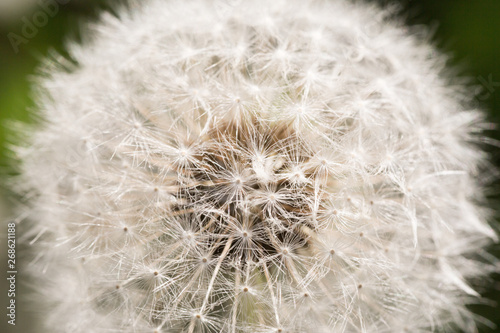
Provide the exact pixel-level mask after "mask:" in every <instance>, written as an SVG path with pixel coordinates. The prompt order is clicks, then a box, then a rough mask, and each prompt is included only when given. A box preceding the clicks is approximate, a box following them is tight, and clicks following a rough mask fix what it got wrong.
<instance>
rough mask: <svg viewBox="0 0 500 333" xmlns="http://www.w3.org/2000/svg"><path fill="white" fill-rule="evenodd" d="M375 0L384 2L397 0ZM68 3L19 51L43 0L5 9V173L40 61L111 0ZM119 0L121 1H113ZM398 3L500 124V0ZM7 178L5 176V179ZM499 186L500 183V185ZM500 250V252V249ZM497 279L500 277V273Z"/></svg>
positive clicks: (1, 115)
mask: <svg viewBox="0 0 500 333" xmlns="http://www.w3.org/2000/svg"><path fill="white" fill-rule="evenodd" d="M0 1H5V0H0ZM372 1H378V2H380V3H382V4H387V3H393V2H394V1H392V0H372ZM23 2H24V3H26V1H23ZM66 2H67V0H66V1H62V0H60V1H59V3H60V5H59V6H58V7H59V9H58V13H57V14H55V15H53V16H52V17H50V18H49V19H48V20H47V22H46V24H41V25H40V28H38V32H37V33H36V35H35V36H34V37H33V38H30V39H29V40H28V42H27V43H26V44H21V45H20V46H19V52H15V51H14V48H13V47H12V45H11V42H10V41H9V38H8V36H9V33H15V34H17V35H22V29H23V26H24V24H25V22H26V20H28V21H31V22H32V21H33V19H34V17H35V16H36V15H37V13H39V12H40V11H42V8H41V7H40V4H39V3H37V2H36V1H33V3H32V5H31V8H30V9H28V11H25V12H23V13H21V14H19V10H17V11H13V12H12V13H13V14H12V15H11V16H10V17H9V16H8V15H6V13H5V12H3V13H2V14H3V15H1V16H0V35H1V36H0V122H1V123H2V125H3V127H1V128H0V147H2V148H1V149H0V174H7V173H10V172H12V171H11V170H10V169H9V167H8V165H9V162H8V161H9V159H8V155H9V153H8V149H6V142H7V141H6V139H7V133H8V132H9V129H8V128H7V127H8V126H9V125H8V123H6V122H5V121H6V120H7V119H10V120H20V121H23V122H29V121H30V116H29V112H28V111H29V110H30V109H31V108H32V107H33V102H32V100H31V88H30V86H31V82H32V78H33V75H34V74H35V73H36V69H37V67H38V65H39V64H40V62H41V61H42V59H44V58H45V57H46V56H47V55H48V54H49V53H50V52H51V51H56V52H60V53H62V54H64V43H65V41H67V40H75V39H78V38H79V31H80V26H81V24H82V23H83V22H87V21H88V20H89V19H90V20H93V19H95V18H96V17H97V16H98V13H99V12H100V11H101V10H102V9H103V8H107V6H108V5H107V2H110V0H108V1H106V0H72V1H70V2H67V3H66ZM117 2H118V1H116V0H115V1H114V2H113V3H117ZM396 2H397V3H399V4H400V5H401V8H402V13H403V14H404V15H405V18H406V20H407V21H408V23H409V24H412V25H416V24H423V25H426V26H428V27H431V29H435V35H434V41H435V43H436V45H437V46H438V47H439V49H441V50H442V51H444V52H446V53H448V54H450V55H452V56H453V57H452V58H451V60H450V65H451V66H454V67H456V68H458V69H459V70H460V74H461V75H462V76H464V77H469V78H470V79H471V80H472V83H473V84H475V85H477V86H478V87H481V89H482V90H481V91H479V90H475V92H476V93H478V96H477V102H478V105H480V106H482V107H483V108H484V109H485V110H487V111H488V114H489V119H490V120H491V121H492V122H495V123H500V37H499V36H500V20H499V19H498V15H499V14H500V0H477V1H472V0H439V1H438V0H399V1H396ZM63 3H66V4H63ZM27 8H29V7H27ZM25 10H26V9H25ZM14 13H16V14H14ZM5 124H7V125H5ZM490 135H491V136H492V137H494V138H496V139H497V140H500V131H494V132H492V133H491V134H490ZM489 150H490V152H491V153H492V156H493V161H494V163H495V164H496V166H497V167H498V166H500V154H499V153H498V148H495V147H490V148H489ZM1 180H2V179H1V177H0V183H1ZM495 187H497V188H500V186H498V184H497V185H496V186H495ZM496 193H500V191H496ZM497 197H498V194H497ZM494 208H495V209H496V207H494ZM496 210H497V211H499V210H498V209H496ZM492 251H493V250H492ZM496 251H497V254H498V249H497V250H496ZM496 280H497V281H500V278H498V277H497V279H496ZM499 285H500V283H499V282H497V283H496V288H494V287H495V283H493V284H492V288H491V289H490V290H489V291H487V292H485V296H486V297H488V298H490V299H492V300H498V301H500V292H499V290H498V289H500V288H499V287H498V286H499ZM473 309H474V311H476V312H477V313H478V314H480V315H481V316H484V317H486V318H488V319H489V320H491V321H493V322H495V323H496V324H497V325H498V326H500V313H499V310H498V309H499V307H496V308H495V307H492V306H475V307H473ZM2 324H3V323H2ZM0 328H2V325H0ZM18 329H20V330H18V331H19V332H21V331H22V332H28V330H27V329H23V328H21V327H18ZM480 331H481V332H490V333H491V332H500V329H489V328H487V327H481V329H480Z"/></svg>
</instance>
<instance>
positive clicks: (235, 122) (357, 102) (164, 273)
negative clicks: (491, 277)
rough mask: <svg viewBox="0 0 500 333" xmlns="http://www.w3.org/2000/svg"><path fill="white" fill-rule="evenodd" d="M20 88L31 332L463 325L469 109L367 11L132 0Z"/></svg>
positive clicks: (408, 40) (425, 49) (478, 154)
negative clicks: (34, 302)
mask: <svg viewBox="0 0 500 333" xmlns="http://www.w3.org/2000/svg"><path fill="white" fill-rule="evenodd" d="M132 4H135V3H131V6H130V8H129V9H128V10H125V9H123V10H121V11H120V12H119V14H118V15H117V16H113V15H103V16H102V20H101V22H100V23H98V24H95V25H94V26H92V27H90V28H89V30H90V31H89V32H88V33H87V35H88V36H91V38H89V39H88V40H87V41H86V42H85V43H84V44H83V45H76V44H72V45H71V47H70V56H71V59H70V60H69V61H59V62H57V63H50V64H49V65H48V66H47V70H46V75H44V76H43V78H41V79H40V84H39V86H40V91H39V97H38V106H39V110H40V114H41V118H42V119H43V121H42V122H41V124H39V125H38V126H37V127H36V129H35V130H34V131H33V133H32V134H31V135H30V145H27V146H26V147H25V148H23V149H20V155H21V156H22V161H23V167H22V168H23V169H22V179H23V182H22V184H23V186H20V188H21V189H22V190H23V193H25V195H26V197H27V198H29V203H30V211H29V215H30V217H29V220H31V221H32V226H31V227H30V230H29V231H28V232H27V237H32V238H33V247H34V252H36V254H37V256H36V258H35V260H33V263H32V265H31V268H30V269H31V270H32V274H33V276H35V277H36V281H37V292H38V298H39V300H40V301H42V302H43V304H44V308H45V309H47V311H46V316H45V324H46V326H47V328H48V330H49V331H50V332H71V333H77V332H85V333H88V332H96V333H98V332H148V333H160V332H161V333H164V332H187V333H195V332H207V333H208V332H231V333H236V332H249V333H250V332H251V333H259V332H262V333H264V332H269V333H271V332H273V333H277V332H283V333H285V332H300V333H305V332H325V333H326V332H403V331H408V332H419V331H422V332H423V331H426V332H427V331H441V330H444V331H451V330H453V329H457V328H459V329H463V330H465V331H468V332H470V331H472V330H473V329H474V327H475V321H474V316H473V314H471V313H470V312H469V310H468V309H467V308H466V305H467V304H470V303H471V302H477V301H478V293H477V291H476V290H475V289H474V288H473V285H472V284H471V283H472V282H473V281H474V279H476V278H481V277H483V276H485V275H486V274H487V273H488V272H489V271H491V270H492V269H493V268H494V265H495V262H494V261H493V260H490V263H488V262H487V259H488V257H487V256H486V255H485V253H484V252H483V250H481V249H482V248H483V247H484V246H485V245H487V244H488V243H489V242H491V241H492V240H494V239H495V237H496V236H495V233H494V232H493V231H492V229H491V228H490V227H489V226H488V224H487V223H486V219H487V217H488V214H487V211H486V210H485V209H484V208H483V207H482V206H481V202H483V197H482V188H481V185H480V184H479V182H478V180H477V176H478V172H479V171H478V170H480V169H481V167H482V166H483V165H484V164H485V153H483V152H482V151H481V150H478V149H477V147H476V144H475V143H476V142H477V141H478V140H480V138H481V136H480V133H481V131H482V128H483V126H484V119H483V114H482V113H481V112H479V111H476V110H473V109H472V108H471V107H470V105H471V103H470V99H469V97H467V91H466V87H463V86H457V85H456V84H453V81H452V80H451V79H450V78H449V76H448V74H447V71H446V68H445V67H444V63H445V61H444V58H443V56H441V55H439V54H436V52H434V49H433V48H432V47H431V46H429V45H428V44H427V43H426V42H424V41H422V40H420V39H419V38H417V37H415V36H414V35H412V34H410V33H409V32H408V29H406V28H405V27H403V26H402V25H401V24H400V23H399V21H398V20H397V19H394V18H391V15H392V14H391V12H390V11H389V10H388V9H380V8H378V7H376V6H374V5H368V4H366V3H361V2H359V3H358V2H356V3H353V2H350V1H340V0H336V1H328V2H326V1H313V0H308V1H299V0H289V1H281V0H279V1H264V0H262V1H261V0H255V1H245V2H243V1H239V2H238V1H237V2H234V1H233V2H222V1H201V0H193V1H159V0H148V1H145V2H144V3H141V4H140V5H139V4H137V5H132Z"/></svg>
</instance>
